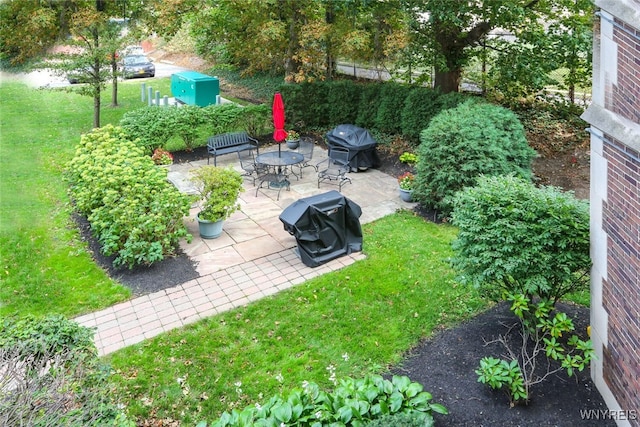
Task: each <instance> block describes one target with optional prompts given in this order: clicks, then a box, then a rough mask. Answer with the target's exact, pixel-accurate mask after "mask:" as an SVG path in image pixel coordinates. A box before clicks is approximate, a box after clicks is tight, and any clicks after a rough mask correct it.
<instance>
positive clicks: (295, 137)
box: [285, 130, 300, 150]
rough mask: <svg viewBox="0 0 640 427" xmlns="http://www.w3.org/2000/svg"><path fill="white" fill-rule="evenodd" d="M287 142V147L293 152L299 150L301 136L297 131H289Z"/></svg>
mask: <svg viewBox="0 0 640 427" xmlns="http://www.w3.org/2000/svg"><path fill="white" fill-rule="evenodd" d="M285 142H286V143H287V147H289V148H290V149H292V150H295V149H296V148H298V145H299V144H300V134H299V133H298V132H296V131H295V130H289V131H287V137H286V138H285Z"/></svg>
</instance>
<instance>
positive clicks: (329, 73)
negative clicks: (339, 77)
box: [324, 1, 336, 80]
mask: <svg viewBox="0 0 640 427" xmlns="http://www.w3.org/2000/svg"><path fill="white" fill-rule="evenodd" d="M325 8H326V12H325V16H324V21H325V22H326V23H327V24H329V25H331V24H333V23H334V22H335V14H334V4H333V1H328V2H327V3H326V5H325ZM325 49H326V55H327V56H326V59H325V62H326V63H325V67H326V75H325V77H326V79H327V80H333V75H334V72H335V70H336V60H335V58H334V57H333V50H334V46H333V36H332V35H331V31H329V32H328V33H327V35H326V36H325Z"/></svg>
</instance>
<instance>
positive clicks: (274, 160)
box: [256, 151, 304, 167]
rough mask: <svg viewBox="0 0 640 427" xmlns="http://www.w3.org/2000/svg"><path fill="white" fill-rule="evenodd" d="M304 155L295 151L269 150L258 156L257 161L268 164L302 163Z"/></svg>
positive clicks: (280, 165)
mask: <svg viewBox="0 0 640 427" xmlns="http://www.w3.org/2000/svg"><path fill="white" fill-rule="evenodd" d="M303 160H304V156H303V155H302V154H299V153H294V152H293V151H269V152H268V153H262V154H260V155H258V157H256V163H260V164H263V165H268V166H279V167H282V166H285V167H287V166H291V165H296V164H298V163H302V161H303Z"/></svg>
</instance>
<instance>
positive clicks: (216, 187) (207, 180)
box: [193, 166, 244, 239]
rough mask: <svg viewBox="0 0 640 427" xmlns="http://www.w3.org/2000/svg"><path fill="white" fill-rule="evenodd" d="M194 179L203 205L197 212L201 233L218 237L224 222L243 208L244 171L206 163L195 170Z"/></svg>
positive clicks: (205, 237)
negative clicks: (241, 199) (239, 200)
mask: <svg viewBox="0 0 640 427" xmlns="http://www.w3.org/2000/svg"><path fill="white" fill-rule="evenodd" d="M193 181H194V182H195V183H196V184H197V188H198V192H199V194H200V200H201V208H202V209H201V210H200V212H199V213H198V215H197V216H196V218H197V220H198V225H199V229H200V236H201V237H202V238H204V239H215V238H216V237H219V236H220V234H222V222H223V221H224V220H225V219H228V218H229V217H230V216H231V215H232V214H233V213H234V212H235V211H237V210H239V209H240V205H239V204H238V196H239V195H240V193H241V192H242V191H244V188H243V187H242V175H241V174H240V172H238V171H236V170H234V169H232V168H221V167H217V166H203V167H201V168H199V169H196V170H195V172H194V175H193Z"/></svg>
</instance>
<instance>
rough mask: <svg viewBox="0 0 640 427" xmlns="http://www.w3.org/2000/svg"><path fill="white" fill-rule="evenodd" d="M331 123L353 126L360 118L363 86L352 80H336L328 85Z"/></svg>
mask: <svg viewBox="0 0 640 427" xmlns="http://www.w3.org/2000/svg"><path fill="white" fill-rule="evenodd" d="M328 89H329V91H328V93H327V105H328V107H329V123H331V124H343V123H349V124H353V123H355V122H356V118H357V116H358V107H359V105H360V94H361V92H362V88H361V85H359V84H356V83H354V82H352V81H351V80H335V81H332V82H330V83H329V84H328Z"/></svg>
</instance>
